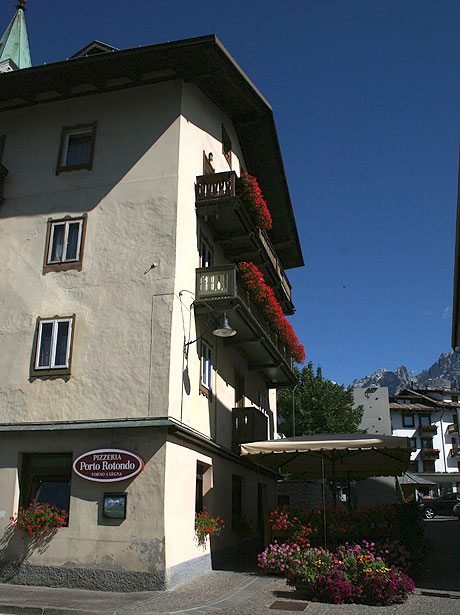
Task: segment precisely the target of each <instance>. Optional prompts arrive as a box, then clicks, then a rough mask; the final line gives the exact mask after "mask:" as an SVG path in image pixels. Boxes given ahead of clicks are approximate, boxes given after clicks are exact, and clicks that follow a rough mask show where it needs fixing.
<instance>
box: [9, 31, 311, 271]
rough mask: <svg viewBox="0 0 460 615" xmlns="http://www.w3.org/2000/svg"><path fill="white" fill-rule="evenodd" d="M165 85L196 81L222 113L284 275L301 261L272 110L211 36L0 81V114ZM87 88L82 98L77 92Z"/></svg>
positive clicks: (56, 65)
mask: <svg viewBox="0 0 460 615" xmlns="http://www.w3.org/2000/svg"><path fill="white" fill-rule="evenodd" d="M170 79H183V80H185V81H188V82H191V83H194V84H195V85H196V86H197V87H198V88H199V89H200V90H201V91H202V92H203V93H204V94H205V95H206V96H207V97H208V98H209V99H210V100H212V101H213V102H214V103H215V104H216V105H217V106H218V107H219V108H220V109H222V110H223V111H224V113H226V114H227V116H228V117H229V118H230V120H231V121H232V122H233V125H234V127H235V130H236V132H237V134H238V137H239V140H240V143H241V146H242V149H243V153H244V157H245V161H246V164H247V170H248V172H249V173H251V175H255V176H256V177H257V178H258V180H259V184H260V185H261V187H262V190H263V193H264V196H265V198H266V200H267V202H268V203H270V213H271V215H272V219H273V228H272V230H271V232H270V239H271V242H272V244H273V245H274V247H275V249H276V251H277V253H278V255H279V257H280V260H281V262H282V264H283V267H284V268H285V269H289V268H292V267H300V266H302V265H303V264H304V263H303V256H302V249H301V247H300V240H299V237H298V232H297V226H296V223H295V218H294V212H293V209H292V203H291V198H290V195H289V188H288V185H287V180H286V175H285V171H284V165H283V160H282V157H281V150H280V146H279V141H278V135H277V132H276V126H275V121H274V117H273V111H272V109H271V107H270V105H269V104H268V102H267V101H266V100H265V98H264V97H263V96H262V94H261V93H260V92H259V91H258V90H257V88H256V87H255V86H254V84H253V83H252V82H251V81H250V80H249V78H248V77H247V76H246V75H245V73H244V72H243V71H242V70H241V68H240V67H239V66H238V64H237V63H236V62H235V60H234V59H233V58H232V57H231V56H230V54H229V53H228V51H227V50H226V49H225V47H224V46H223V45H222V43H221V42H220V41H219V40H218V39H217V37H216V36H214V35H209V36H201V37H198V38H192V39H186V40H181V41H174V42H170V43H162V44H159V45H149V46H147V47H136V48H134V49H125V50H121V51H113V52H112V53H96V54H90V55H84V56H79V57H73V58H70V59H69V60H65V61H61V62H54V63H52V64H46V65H43V66H33V67H32V68H29V69H27V70H21V71H12V72H9V73H4V74H3V75H0V112H1V111H8V110H11V109H16V108H20V107H26V106H29V105H36V104H45V103H46V102H52V101H56V100H64V99H66V98H72V97H76V96H82V95H91V94H99V93H101V92H106V91H110V90H117V89H121V88H132V87H137V86H142V85H145V84H148V83H157V82H160V81H166V80H170ZM81 85H85V87H86V90H85V92H84V93H82V91H81V89H79V86H81Z"/></svg>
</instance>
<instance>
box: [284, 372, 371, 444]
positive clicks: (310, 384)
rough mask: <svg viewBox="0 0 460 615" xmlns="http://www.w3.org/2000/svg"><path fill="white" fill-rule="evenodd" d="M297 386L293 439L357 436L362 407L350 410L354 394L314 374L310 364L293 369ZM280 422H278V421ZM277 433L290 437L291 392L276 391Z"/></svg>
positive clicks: (319, 373) (318, 373)
mask: <svg viewBox="0 0 460 615" xmlns="http://www.w3.org/2000/svg"><path fill="white" fill-rule="evenodd" d="M294 372H295V374H296V376H297V379H298V384H297V386H296V388H295V392H294V409H295V433H296V436H301V435H305V436H306V435H310V434H316V433H359V429H358V427H359V424H360V422H361V418H362V415H363V407H362V406H358V407H356V408H353V403H354V399H353V391H351V390H347V389H345V387H344V386H343V385H341V384H337V383H336V382H333V381H332V380H327V379H325V378H323V374H322V372H321V367H319V366H318V368H317V370H316V374H315V372H314V370H313V364H312V363H311V361H310V363H309V364H308V365H307V366H305V367H304V368H303V369H302V371H300V370H299V369H298V368H296V367H295V368H294ZM280 419H281V421H280ZM278 420H279V421H280V426H279V430H280V431H281V432H283V433H284V434H285V435H286V436H292V433H293V432H292V389H281V390H279V391H278Z"/></svg>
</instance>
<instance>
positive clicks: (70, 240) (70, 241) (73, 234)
mask: <svg viewBox="0 0 460 615" xmlns="http://www.w3.org/2000/svg"><path fill="white" fill-rule="evenodd" d="M79 234H80V223H79V222H72V223H71V224H69V234H68V237H67V250H66V255H65V258H66V260H67V261H69V260H75V259H76V258H77V248H78V236H79Z"/></svg>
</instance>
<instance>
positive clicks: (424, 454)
mask: <svg viewBox="0 0 460 615" xmlns="http://www.w3.org/2000/svg"><path fill="white" fill-rule="evenodd" d="M420 456H421V458H422V459H423V460H424V461H433V460H434V459H439V449H437V448H422V450H421V451H420Z"/></svg>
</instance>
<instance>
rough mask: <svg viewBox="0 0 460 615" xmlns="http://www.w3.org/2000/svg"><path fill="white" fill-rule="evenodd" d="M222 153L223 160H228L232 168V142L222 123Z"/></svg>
mask: <svg viewBox="0 0 460 615" xmlns="http://www.w3.org/2000/svg"><path fill="white" fill-rule="evenodd" d="M222 153H223V155H224V156H225V160H226V161H227V162H228V166H229V167H230V168H232V142H231V140H230V137H229V136H228V133H227V131H226V130H225V127H224V125H223V124H222Z"/></svg>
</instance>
